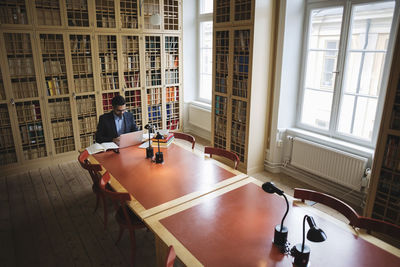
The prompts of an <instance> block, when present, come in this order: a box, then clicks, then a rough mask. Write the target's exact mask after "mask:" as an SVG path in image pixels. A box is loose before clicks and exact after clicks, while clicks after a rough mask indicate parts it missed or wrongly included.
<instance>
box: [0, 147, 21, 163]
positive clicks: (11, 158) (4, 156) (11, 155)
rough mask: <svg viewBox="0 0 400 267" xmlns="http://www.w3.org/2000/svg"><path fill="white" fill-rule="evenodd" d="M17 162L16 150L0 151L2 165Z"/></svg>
mask: <svg viewBox="0 0 400 267" xmlns="http://www.w3.org/2000/svg"><path fill="white" fill-rule="evenodd" d="M14 162H17V155H16V154H15V151H14V150H10V151H1V152H0V165H7V164H11V163H14Z"/></svg>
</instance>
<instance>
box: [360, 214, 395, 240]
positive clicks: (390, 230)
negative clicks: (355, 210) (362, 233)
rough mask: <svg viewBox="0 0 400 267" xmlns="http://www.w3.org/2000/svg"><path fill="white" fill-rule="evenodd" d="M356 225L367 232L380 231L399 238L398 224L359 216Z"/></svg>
mask: <svg viewBox="0 0 400 267" xmlns="http://www.w3.org/2000/svg"><path fill="white" fill-rule="evenodd" d="M356 226H357V227H359V228H361V229H365V230H367V232H368V233H371V231H372V232H377V233H382V234H385V235H388V236H391V237H394V238H395V239H397V240H400V226H398V225H395V224H392V223H389V222H385V221H382V220H378V219H374V218H368V217H364V216H359V218H358V221H357V225H356Z"/></svg>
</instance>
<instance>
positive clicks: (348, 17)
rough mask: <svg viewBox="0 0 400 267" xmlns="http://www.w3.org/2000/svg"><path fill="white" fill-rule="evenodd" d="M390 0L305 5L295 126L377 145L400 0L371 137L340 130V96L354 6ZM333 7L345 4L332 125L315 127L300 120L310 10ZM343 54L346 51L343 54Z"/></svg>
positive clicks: (388, 47) (335, 80)
mask: <svg viewBox="0 0 400 267" xmlns="http://www.w3.org/2000/svg"><path fill="white" fill-rule="evenodd" d="M388 1H390V0H341V1H319V2H317V1H315V0H308V1H307V2H306V6H305V13H304V14H305V16H304V24H303V27H304V34H303V40H302V49H301V53H302V55H301V65H300V68H301V69H300V79H299V97H298V99H297V107H296V110H297V115H296V127H298V128H300V129H303V130H306V131H310V132H313V133H317V134H322V135H325V136H328V137H330V138H334V139H338V140H342V141H346V142H349V143H353V144H357V145H361V146H364V147H369V148H374V147H375V144H376V141H377V138H378V135H379V127H380V123H381V120H382V118H381V117H382V112H383V106H384V102H385V95H386V87H387V83H388V77H389V70H390V65H391V62H392V56H393V45H394V39H395V37H396V32H397V30H398V29H397V28H398V21H399V6H400V0H394V2H395V9H394V13H393V20H392V25H391V30H390V35H389V41H388V46H387V52H386V58H385V63H384V66H383V75H382V81H381V83H380V92H379V96H378V103H377V109H376V114H375V121H374V125H373V133H372V136H371V140H366V139H361V138H357V137H354V136H351V135H348V134H344V133H341V132H339V131H338V128H339V116H340V114H339V113H340V103H341V102H340V99H341V98H342V96H343V91H342V87H343V82H344V76H345V75H344V71H345V70H346V67H347V66H346V64H347V62H346V60H345V57H346V53H347V52H348V51H347V49H348V46H349V42H350V41H351V38H349V33H350V31H351V25H350V23H351V21H352V16H353V14H352V7H353V6H354V5H359V4H366V3H376V2H388ZM334 7H343V14H342V25H341V34H340V38H339V44H338V56H337V62H336V66H335V67H336V70H335V71H339V73H336V75H335V77H334V85H335V86H334V89H333V97H332V106H331V114H330V122H329V127H328V129H327V130H325V129H321V128H317V127H313V126H311V125H308V124H305V123H302V122H301V117H302V107H303V101H304V95H305V80H306V77H305V75H306V63H307V56H308V40H309V30H310V25H311V20H310V14H311V11H312V10H314V9H319V8H334ZM343 54H344V55H343Z"/></svg>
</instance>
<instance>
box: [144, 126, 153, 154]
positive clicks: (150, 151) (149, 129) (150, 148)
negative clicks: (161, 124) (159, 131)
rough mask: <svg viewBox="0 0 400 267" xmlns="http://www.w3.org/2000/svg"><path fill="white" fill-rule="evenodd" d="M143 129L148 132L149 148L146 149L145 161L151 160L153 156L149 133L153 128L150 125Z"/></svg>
mask: <svg viewBox="0 0 400 267" xmlns="http://www.w3.org/2000/svg"><path fill="white" fill-rule="evenodd" d="M144 128H145V129H146V130H148V131H149V146H148V147H146V159H151V158H153V156H154V150H153V147H152V146H151V137H150V133H151V130H152V129H153V126H152V125H150V124H146V126H144Z"/></svg>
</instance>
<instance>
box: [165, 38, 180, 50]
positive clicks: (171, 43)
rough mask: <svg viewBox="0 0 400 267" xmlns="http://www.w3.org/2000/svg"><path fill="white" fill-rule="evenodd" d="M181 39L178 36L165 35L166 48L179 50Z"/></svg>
mask: <svg viewBox="0 0 400 267" xmlns="http://www.w3.org/2000/svg"><path fill="white" fill-rule="evenodd" d="M178 45H179V40H178V37H174V36H166V37H165V49H166V50H176V51H177V50H178V48H179V47H178Z"/></svg>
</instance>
